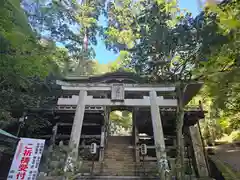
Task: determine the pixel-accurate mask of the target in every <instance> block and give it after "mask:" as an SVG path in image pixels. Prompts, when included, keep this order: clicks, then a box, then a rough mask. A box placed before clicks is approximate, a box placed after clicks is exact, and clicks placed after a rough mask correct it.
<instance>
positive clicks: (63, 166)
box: [42, 142, 82, 180]
mask: <svg viewBox="0 0 240 180" xmlns="http://www.w3.org/2000/svg"><path fill="white" fill-rule="evenodd" d="M46 153H47V154H44V156H45V157H47V159H46V161H45V163H44V165H43V167H42V168H43V170H44V172H45V173H47V176H52V177H54V176H55V177H58V176H61V177H64V178H65V179H67V180H73V179H75V178H76V177H75V176H77V174H79V173H80V171H81V169H82V168H81V167H82V161H81V159H78V160H77V161H74V160H72V159H71V160H70V158H71V155H72V150H71V149H70V148H69V147H68V146H64V145H63V143H62V142H60V144H59V146H58V147H54V148H52V147H51V148H50V149H49V151H48V152H46ZM67 159H68V161H67ZM69 167H71V168H70V169H69ZM42 179H43V180H44V177H42Z"/></svg>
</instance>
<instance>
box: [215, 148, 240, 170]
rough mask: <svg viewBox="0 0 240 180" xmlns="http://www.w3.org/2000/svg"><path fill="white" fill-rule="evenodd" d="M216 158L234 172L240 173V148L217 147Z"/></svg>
mask: <svg viewBox="0 0 240 180" xmlns="http://www.w3.org/2000/svg"><path fill="white" fill-rule="evenodd" d="M215 148H216V151H215V157H217V158H218V159H219V160H221V161H222V162H224V163H226V164H227V165H229V166H230V167H231V168H232V170H233V171H236V172H240V147H239V146H238V147H237V146H234V145H233V144H224V145H219V146H216V147H215Z"/></svg>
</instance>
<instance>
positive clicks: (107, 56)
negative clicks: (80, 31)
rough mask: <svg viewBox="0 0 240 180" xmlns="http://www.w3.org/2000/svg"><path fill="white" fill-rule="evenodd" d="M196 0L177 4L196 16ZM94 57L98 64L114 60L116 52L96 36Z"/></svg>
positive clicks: (197, 11) (197, 10) (187, 0)
mask: <svg viewBox="0 0 240 180" xmlns="http://www.w3.org/2000/svg"><path fill="white" fill-rule="evenodd" d="M197 1H198V0H179V6H180V8H181V9H184V8H185V9H187V10H188V11H190V12H191V13H192V14H193V16H196V15H197V14H198V13H199V8H198V3H197ZM102 22H103V23H104V20H103V19H100V23H102ZM94 49H95V53H96V57H95V59H96V60H97V61H98V62H99V63H100V64H106V63H108V62H111V61H114V60H115V59H116V58H117V56H118V54H116V53H114V52H111V51H108V50H106V48H105V45H104V42H103V41H102V40H101V39H100V38H98V44H97V46H95V47H94Z"/></svg>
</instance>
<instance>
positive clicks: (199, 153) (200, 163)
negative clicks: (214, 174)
mask: <svg viewBox="0 0 240 180" xmlns="http://www.w3.org/2000/svg"><path fill="white" fill-rule="evenodd" d="M189 132H190V136H191V140H192V147H193V151H194V158H195V162H196V165H197V171H198V174H199V176H200V177H208V176H209V174H208V169H207V163H206V161H205V156H204V152H203V151H205V150H204V149H203V144H202V141H201V137H200V133H199V128H198V126H197V125H195V126H190V127H189Z"/></svg>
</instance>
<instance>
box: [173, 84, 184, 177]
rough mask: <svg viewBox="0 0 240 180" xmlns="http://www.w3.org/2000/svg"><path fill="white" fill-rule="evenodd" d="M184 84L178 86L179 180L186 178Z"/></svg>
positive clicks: (177, 156)
mask: <svg viewBox="0 0 240 180" xmlns="http://www.w3.org/2000/svg"><path fill="white" fill-rule="evenodd" d="M184 89H185V88H184V85H183V84H182V83H181V84H180V85H179V87H177V98H178V107H177V118H176V140H177V149H176V150H177V155H176V160H175V171H176V178H177V180H184V178H185V176H184V175H185V173H184V142H183V124H184V104H183V94H184Z"/></svg>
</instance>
